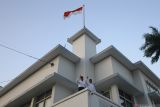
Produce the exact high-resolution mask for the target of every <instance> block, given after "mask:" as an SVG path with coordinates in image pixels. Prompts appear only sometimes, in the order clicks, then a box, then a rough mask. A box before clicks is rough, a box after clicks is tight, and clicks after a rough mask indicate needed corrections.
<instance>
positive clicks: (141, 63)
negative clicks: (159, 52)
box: [134, 61, 160, 88]
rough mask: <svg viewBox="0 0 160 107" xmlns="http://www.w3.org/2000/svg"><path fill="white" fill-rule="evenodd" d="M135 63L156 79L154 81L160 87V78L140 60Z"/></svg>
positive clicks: (148, 75)
mask: <svg viewBox="0 0 160 107" xmlns="http://www.w3.org/2000/svg"><path fill="white" fill-rule="evenodd" d="M134 65H135V66H136V68H137V69H140V70H141V71H142V72H143V73H144V74H146V75H147V77H149V78H150V79H151V80H152V81H154V83H155V84H156V85H157V86H158V87H159V88H160V79H159V78H158V77H157V76H156V75H155V74H154V73H153V72H152V71H151V70H150V69H149V68H148V67H147V66H146V65H145V64H144V63H143V62H141V61H138V62H136V63H135V64H134Z"/></svg>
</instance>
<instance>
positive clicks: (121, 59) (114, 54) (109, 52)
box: [90, 46, 160, 87]
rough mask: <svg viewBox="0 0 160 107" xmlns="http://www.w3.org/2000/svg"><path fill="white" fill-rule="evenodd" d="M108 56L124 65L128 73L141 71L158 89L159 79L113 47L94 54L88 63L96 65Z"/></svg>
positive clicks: (139, 63)
mask: <svg viewBox="0 0 160 107" xmlns="http://www.w3.org/2000/svg"><path fill="white" fill-rule="evenodd" d="M109 56H112V57H113V58H115V59H116V60H117V61H119V62H120V63H121V64H122V65H124V66H125V67H126V68H127V69H128V70H130V71H135V70H140V71H142V72H143V73H144V74H145V75H147V77H149V78H150V79H151V80H152V81H154V83H155V84H156V85H157V86H159V87H160V79H159V78H158V77H157V76H156V75H155V74H154V73H153V72H152V71H151V70H150V69H149V68H148V67H147V66H146V65H145V64H144V63H143V62H141V61H139V62H136V63H134V64H133V63H132V62H131V61H130V60H129V59H128V58H126V57H125V56H124V55H123V54H122V53H121V52H119V51H118V50H117V49H116V48H115V47H114V46H109V47H108V48H106V49H105V50H103V51H102V52H100V53H98V54H96V55H95V56H93V57H92V58H91V59H90V61H91V62H92V63H94V64H96V63H99V62H100V61H102V60H104V59H105V58H107V57H109Z"/></svg>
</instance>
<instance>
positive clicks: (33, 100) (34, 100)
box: [30, 97, 36, 107]
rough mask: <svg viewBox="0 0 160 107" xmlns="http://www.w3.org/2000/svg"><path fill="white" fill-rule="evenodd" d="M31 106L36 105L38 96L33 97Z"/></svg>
mask: <svg viewBox="0 0 160 107" xmlns="http://www.w3.org/2000/svg"><path fill="white" fill-rule="evenodd" d="M30 107H36V98H35V97H33V98H32V100H31V105H30Z"/></svg>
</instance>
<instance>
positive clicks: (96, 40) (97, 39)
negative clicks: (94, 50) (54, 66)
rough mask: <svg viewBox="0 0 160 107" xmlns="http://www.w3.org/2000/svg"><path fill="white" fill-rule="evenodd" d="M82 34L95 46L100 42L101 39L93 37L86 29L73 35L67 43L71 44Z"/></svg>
mask: <svg viewBox="0 0 160 107" xmlns="http://www.w3.org/2000/svg"><path fill="white" fill-rule="evenodd" d="M83 34H87V36H88V37H90V38H91V39H92V40H93V41H94V42H95V43H96V44H98V43H100V42H101V39H99V38H98V37H97V36H95V35H94V34H93V33H92V32H91V31H89V30H88V29H87V28H83V29H81V30H80V31H79V32H77V33H76V34H74V35H73V36H72V37H70V38H68V40H67V41H68V42H69V43H70V44H72V43H73V42H74V41H75V40H76V39H78V38H79V37H81V36H82V35H83Z"/></svg>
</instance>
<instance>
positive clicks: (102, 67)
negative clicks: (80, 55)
mask: <svg viewBox="0 0 160 107" xmlns="http://www.w3.org/2000/svg"><path fill="white" fill-rule="evenodd" d="M112 74H113V68H112V62H111V57H107V58H105V59H104V60H102V61H101V62H99V63H97V64H95V80H96V82H97V81H99V80H102V79H104V78H106V77H108V76H110V75H112Z"/></svg>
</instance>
